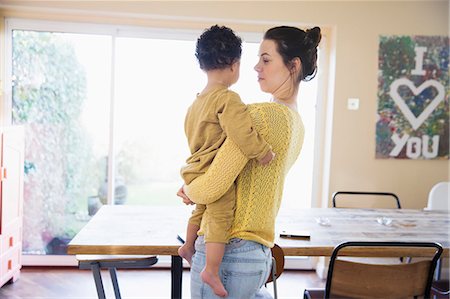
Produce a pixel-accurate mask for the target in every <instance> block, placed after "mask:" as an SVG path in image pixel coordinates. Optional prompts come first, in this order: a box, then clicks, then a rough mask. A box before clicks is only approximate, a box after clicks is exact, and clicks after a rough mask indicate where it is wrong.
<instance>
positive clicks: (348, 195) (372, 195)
mask: <svg viewBox="0 0 450 299" xmlns="http://www.w3.org/2000/svg"><path fill="white" fill-rule="evenodd" d="M362 197H364V198H363V199H362V200H361V198H362ZM337 201H339V203H338V202H337ZM332 202H333V208H397V209H401V205H400V199H399V198H398V196H397V195H396V194H394V193H392V192H368V191H337V192H334V193H333V196H332Z"/></svg>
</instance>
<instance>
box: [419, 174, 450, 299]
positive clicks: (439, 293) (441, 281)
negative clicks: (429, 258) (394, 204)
mask: <svg viewBox="0 0 450 299" xmlns="http://www.w3.org/2000/svg"><path fill="white" fill-rule="evenodd" d="M449 197H450V182H439V183H437V184H435V185H433V187H432V188H431V190H430V192H429V193H428V203H427V207H426V208H425V210H439V211H448V210H449ZM448 264H449V262H448V258H442V259H440V260H439V261H438V264H437V267H436V274H435V276H434V281H433V285H432V286H431V293H432V295H433V297H435V298H449V294H450V287H449V284H450V283H449V278H448V274H447V275H446V277H444V278H443V277H442V275H441V273H442V271H443V269H444V271H446V273H448V271H449V267H448Z"/></svg>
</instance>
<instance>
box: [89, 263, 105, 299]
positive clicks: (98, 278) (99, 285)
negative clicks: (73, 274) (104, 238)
mask: <svg viewBox="0 0 450 299" xmlns="http://www.w3.org/2000/svg"><path fill="white" fill-rule="evenodd" d="M92 273H93V274H94V281H95V288H96V289H97V295H98V299H106V296H105V289H104V288H103V282H102V274H101V272H100V265H99V264H98V263H93V264H92Z"/></svg>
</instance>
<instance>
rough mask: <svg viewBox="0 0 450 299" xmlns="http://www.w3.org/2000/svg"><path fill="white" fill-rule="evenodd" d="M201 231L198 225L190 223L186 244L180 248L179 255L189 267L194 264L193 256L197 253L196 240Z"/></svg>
mask: <svg viewBox="0 0 450 299" xmlns="http://www.w3.org/2000/svg"><path fill="white" fill-rule="evenodd" d="M199 229H200V227H199V226H198V225H195V224H192V223H188V226H187V231H186V240H185V242H184V244H183V245H182V246H181V247H180V248H178V255H179V256H181V257H182V258H184V259H185V260H186V261H187V262H188V263H189V265H191V263H192V256H193V255H194V253H195V240H196V239H197V231H198V230H199Z"/></svg>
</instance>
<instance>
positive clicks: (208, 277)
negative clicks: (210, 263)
mask: <svg viewBox="0 0 450 299" xmlns="http://www.w3.org/2000/svg"><path fill="white" fill-rule="evenodd" d="M200 276H201V278H202V280H203V282H204V283H206V284H208V285H209V286H210V287H211V288H212V290H213V291H214V294H216V295H217V296H219V297H226V296H228V292H227V290H225V287H224V286H223V284H222V282H221V281H220V277H219V275H217V274H215V273H212V272H207V271H206V270H205V269H203V271H202V273H200Z"/></svg>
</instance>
